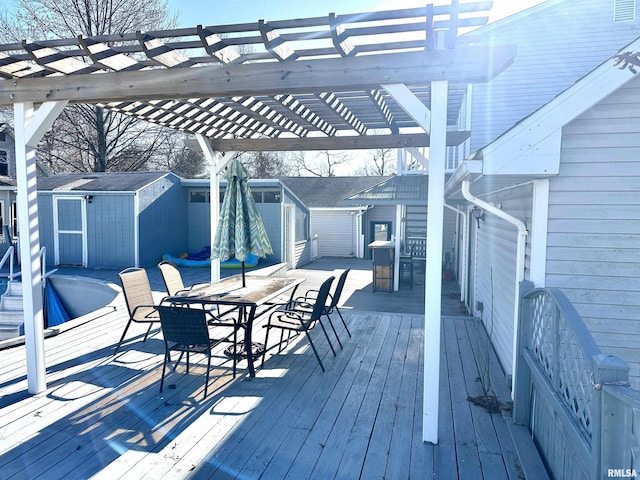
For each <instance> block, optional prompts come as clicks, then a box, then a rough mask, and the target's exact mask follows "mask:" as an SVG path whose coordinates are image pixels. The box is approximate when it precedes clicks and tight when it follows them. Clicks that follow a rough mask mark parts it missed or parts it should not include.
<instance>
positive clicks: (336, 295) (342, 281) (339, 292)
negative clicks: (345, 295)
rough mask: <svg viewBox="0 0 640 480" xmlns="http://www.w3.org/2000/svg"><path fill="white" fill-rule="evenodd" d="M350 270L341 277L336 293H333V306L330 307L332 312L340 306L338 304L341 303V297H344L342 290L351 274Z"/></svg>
mask: <svg viewBox="0 0 640 480" xmlns="http://www.w3.org/2000/svg"><path fill="white" fill-rule="evenodd" d="M350 270H351V269H350V268H347V269H346V270H345V271H344V272H342V274H341V275H340V278H339V279H338V284H337V285H336V290H335V292H333V297H332V298H331V304H330V305H329V309H330V310H332V309H334V308H335V307H336V306H337V305H338V302H339V301H340V295H342V289H343V288H344V284H345V282H346V281H347V275H348V274H349V271H350Z"/></svg>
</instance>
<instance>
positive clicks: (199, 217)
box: [185, 189, 282, 262]
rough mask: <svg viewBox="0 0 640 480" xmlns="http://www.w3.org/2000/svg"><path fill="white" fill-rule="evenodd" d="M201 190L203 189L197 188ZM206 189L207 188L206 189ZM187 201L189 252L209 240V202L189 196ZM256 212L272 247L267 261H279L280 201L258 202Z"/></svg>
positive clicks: (204, 244) (207, 242)
mask: <svg viewBox="0 0 640 480" xmlns="http://www.w3.org/2000/svg"><path fill="white" fill-rule="evenodd" d="M198 190H203V189H198ZM207 190H208V189H207ZM185 202H187V218H188V221H187V224H188V227H187V230H188V243H187V247H186V248H187V249H188V251H189V252H199V251H200V250H201V249H202V248H203V247H204V246H206V245H209V244H210V242H211V214H210V206H211V204H210V203H192V202H190V200H189V196H187V199H186V200H185ZM256 207H257V209H258V213H260V217H262V222H263V223H264V227H265V229H266V231H267V236H268V237H269V241H270V242H271V247H272V248H273V252H274V254H273V255H268V256H267V258H268V259H269V261H274V262H280V261H281V260H280V259H281V258H282V238H281V237H282V235H281V222H282V218H281V217H282V209H281V204H280V203H258V204H256Z"/></svg>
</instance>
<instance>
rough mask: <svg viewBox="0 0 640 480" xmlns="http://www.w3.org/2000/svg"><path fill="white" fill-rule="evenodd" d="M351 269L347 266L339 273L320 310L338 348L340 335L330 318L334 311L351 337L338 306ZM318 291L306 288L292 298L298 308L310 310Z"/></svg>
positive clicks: (340, 343)
mask: <svg viewBox="0 0 640 480" xmlns="http://www.w3.org/2000/svg"><path fill="white" fill-rule="evenodd" d="M350 271H351V269H350V268H347V269H346V270H345V271H343V272H342V273H341V274H340V277H339V278H338V283H337V284H336V288H335V290H334V291H333V293H329V295H328V298H327V303H326V305H325V307H324V310H323V312H322V314H323V315H325V316H326V317H327V320H329V325H330V326H331V329H332V330H333V333H334V335H335V336H336V339H337V340H338V345H340V348H342V342H341V341H340V337H339V336H338V332H337V330H336V329H335V326H334V325H333V321H332V320H331V314H332V313H334V312H337V313H338V316H339V317H340V320H341V321H342V325H344V329H345V330H346V331H347V334H348V335H349V337H351V332H350V331H349V327H348V326H347V322H345V321H344V317H343V316H342V313H341V312H340V309H339V308H338V303H339V302H340V297H341V296H342V290H343V289H344V284H345V283H346V281H347V275H349V272H350ZM318 294H319V291H318V290H313V289H312V290H307V291H306V293H305V294H304V296H302V297H297V298H296V299H295V300H294V304H296V305H297V307H298V309H306V310H311V309H312V308H313V305H314V304H315V301H316V298H317V297H318Z"/></svg>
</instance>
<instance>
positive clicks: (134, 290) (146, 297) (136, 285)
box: [118, 267, 154, 315]
mask: <svg viewBox="0 0 640 480" xmlns="http://www.w3.org/2000/svg"><path fill="white" fill-rule="evenodd" d="M118 276H119V277H120V282H121V283H122V291H123V292H124V299H125V301H126V302H127V310H129V315H133V313H134V311H135V309H136V308H138V307H141V306H149V305H154V300H153V294H152V293H151V286H150V285H149V277H147V271H146V270H145V269H144V268H136V267H131V268H125V269H124V270H122V271H121V272H120V273H119V274H118Z"/></svg>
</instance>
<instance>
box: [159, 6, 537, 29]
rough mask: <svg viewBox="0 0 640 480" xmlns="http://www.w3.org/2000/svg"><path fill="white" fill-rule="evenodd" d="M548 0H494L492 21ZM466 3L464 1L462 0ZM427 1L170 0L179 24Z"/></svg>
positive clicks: (363, 9) (240, 20) (251, 19)
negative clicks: (222, 0) (217, 0)
mask: <svg viewBox="0 0 640 480" xmlns="http://www.w3.org/2000/svg"><path fill="white" fill-rule="evenodd" d="M543 1H545V0H493V8H492V10H491V14H490V17H489V20H490V21H495V20H497V19H499V18H503V17H505V16H508V15H511V14H513V13H516V12H518V11H520V10H524V9H526V8H529V7H531V6H533V5H537V4H539V3H542V2H543ZM463 2H464V0H463ZM427 3H430V2H429V1H428V0H347V1H345V0H303V1H296V2H292V1H291V0H269V1H265V0H241V1H227V2H212V1H211V0H168V6H169V9H170V10H171V11H173V12H176V13H178V26H180V27H194V26H196V25H222V24H229V23H245V22H255V21H257V20H259V19H264V20H267V21H269V20H272V21H273V20H284V19H292V18H297V17H315V16H325V15H328V14H329V13H332V12H333V13H336V14H337V15H340V14H346V13H360V12H368V11H372V10H392V9H399V8H412V7H424V6H425V5H426V4H427ZM433 3H434V4H442V3H445V4H449V3H451V2H450V1H449V0H445V1H443V0H433Z"/></svg>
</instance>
